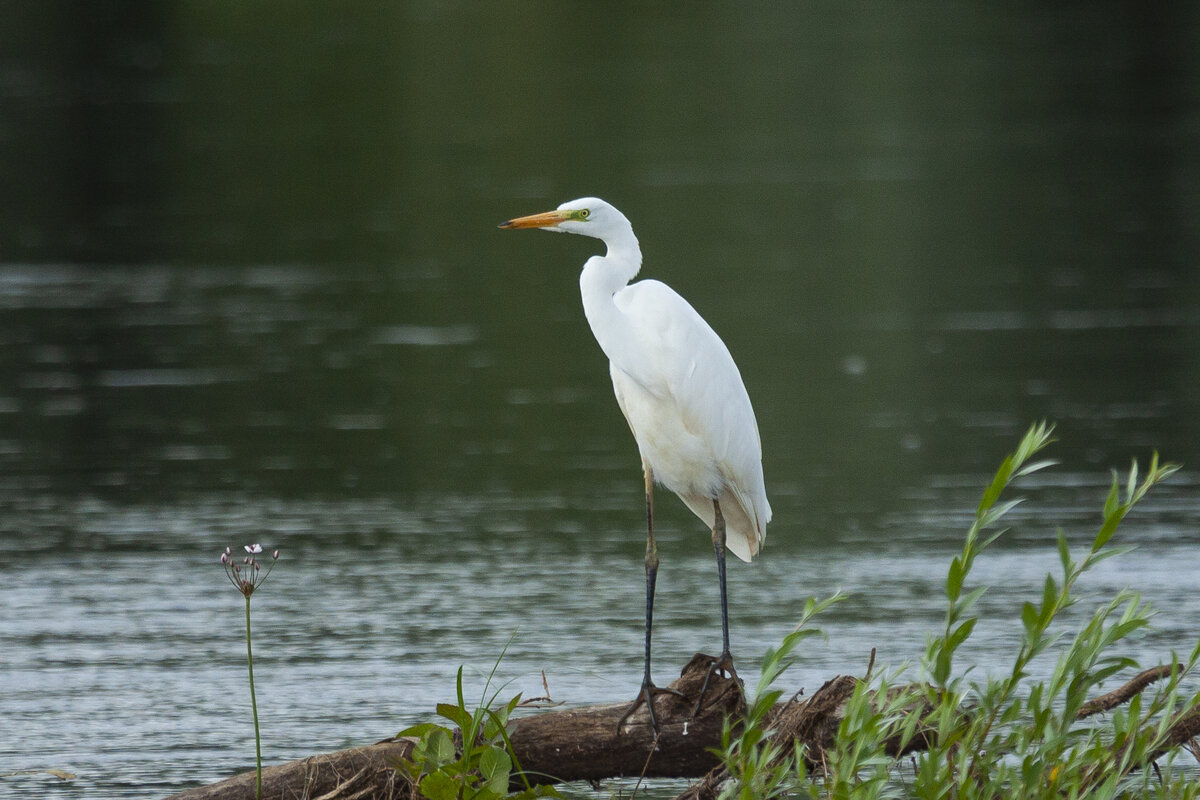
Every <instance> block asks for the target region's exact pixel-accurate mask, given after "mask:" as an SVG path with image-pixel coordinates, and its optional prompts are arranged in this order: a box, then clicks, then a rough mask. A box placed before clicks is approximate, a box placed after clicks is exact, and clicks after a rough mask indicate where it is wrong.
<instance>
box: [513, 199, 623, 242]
mask: <svg viewBox="0 0 1200 800" xmlns="http://www.w3.org/2000/svg"><path fill="white" fill-rule="evenodd" d="M500 227H501V228H541V229H542V230H547V231H556V232H558V233H579V234H583V235H584V236H591V237H594V238H596V239H604V240H606V241H608V240H610V239H612V238H614V237H615V236H616V235H618V234H625V233H630V234H631V233H632V232H633V229H632V227H631V226H630V224H629V220H627V219H626V218H625V215H624V214H622V213H621V212H620V211H617V209H615V208H613V207H612V206H611V205H609V204H608V203H606V202H604V201H603V200H601V199H600V198H598V197H581V198H579V199H578V200H568V201H567V202H565V203H563V204H562V205H561V206H559V207H558V208H556V209H555V210H554V211H546V212H544V213H541V214H531V215H529V216H528V217H517V218H516V219H510V220H509V221H508V222H501V223H500Z"/></svg>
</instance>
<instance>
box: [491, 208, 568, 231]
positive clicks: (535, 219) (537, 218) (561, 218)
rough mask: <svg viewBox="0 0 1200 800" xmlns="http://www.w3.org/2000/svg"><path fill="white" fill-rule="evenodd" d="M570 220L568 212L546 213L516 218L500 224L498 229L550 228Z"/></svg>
mask: <svg viewBox="0 0 1200 800" xmlns="http://www.w3.org/2000/svg"><path fill="white" fill-rule="evenodd" d="M571 218H572V212H570V211H546V212H543V213H541V214H530V215H529V216H528V217H517V218H516V219H510V220H509V221H508V222H501V223H500V224H499V225H498V226H497V227H500V228H550V227H553V226H555V225H557V224H558V223H560V222H565V221H566V220H569V219H571Z"/></svg>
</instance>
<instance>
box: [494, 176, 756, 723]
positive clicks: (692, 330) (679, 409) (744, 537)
mask: <svg viewBox="0 0 1200 800" xmlns="http://www.w3.org/2000/svg"><path fill="white" fill-rule="evenodd" d="M500 227H501V228H541V229H543V230H548V231H557V232H560V233H576V234H581V235H583V236H590V237H592V238H595V239H600V240H601V241H603V242H604V244H605V245H606V246H607V252H606V254H605V255H603V256H592V257H591V258H589V259H588V260H587V262H586V263H585V264H584V265H583V271H582V273H580V276H579V289H580V293H581V294H582V296H583V311H584V314H585V315H586V316H587V320H588V324H589V325H590V326H591V328H592V333H593V334H594V335H595V337H596V341H597V342H599V344H600V348H601V349H602V350H603V351H604V354H605V355H607V356H608V360H609V372H610V373H611V375H612V382H613V391H614V392H615V393H616V396H617V403H618V404H619V405H620V407H621V411H622V412H623V413H624V414H625V419H626V420H627V421H628V422H629V427H630V429H631V430H632V431H633V437H634V439H636V440H637V445H638V450H639V451H640V453H641V457H642V469H643V472H644V477H645V488H646V562H645V563H646V653H645V672H644V675H643V679H642V687H641V689H640V690H639V692H638V696H637V698H636V699H635V700H634V702H633V705H631V706H630V709H629V712H627V713H626V717H628V715H629V714H630V713H632V712H633V711H634V710H635V709H637V708H638V706H640V705H641V704H642V703H645V705H646V708H647V709H648V710H649V713H650V720H651V723H652V724H653V725H654V726H655V728H657V727H658V721H657V719H656V718H655V715H654V703H653V697H654V695H655V694H657V693H659V692H663V691H667V690H664V689H659V688H658V687H656V686H655V685H654V682H653V681H652V680H651V677H650V633H651V627H652V623H653V617H654V586H655V582H656V579H657V575H658V564H659V559H658V547H657V545H656V543H655V539H654V499H653V487H654V483H655V482H658V483H659V484H661V485H663V486H665V487H666V488H668V489H670V490H671V491H673V492H675V494H677V495H679V498H680V499H681V500H683V502H684V503H685V504H686V505H687V507H688V508H690V509H691V510H692V512H693V513H695V514H696V516H698V517H699V518H700V519H701V520H703V521H704V523H705V525H707V526H708V527H709V528H710V529H711V531H712V543H713V548H714V550H715V552H716V557H717V575H718V579H719V581H720V588H721V636H722V650H721V655H720V657H718V658H717V659H716V660H715V661H714V662H713V665H712V668H711V670H710V673H709V675H710V677H711V675H712V673H713V671H718V670H720V671H724V672H727V673H728V674H729V675H731V676H733V677H735V678H736V676H737V673H736V672H735V671H734V668H733V656H732V655H731V653H730V649H729V611H728V603H727V600H726V580H725V549H726V547H728V548H729V550H731V551H732V552H733V554H734V555H736V556H737V557H738V558H740V559H742V560H743V561H750V560H751V559H752V558H753V557H754V556H755V555H756V554H757V553H758V551H759V548H760V547H761V546H762V543H763V540H764V539H765V538H766V535H767V523H768V522H770V521H771V506H770V504H769V503H768V502H767V493H766V489H765V487H764V485H763V471H762V444H761V442H760V440H759V435H758V424H757V422H756V421H755V418H754V409H753V407H752V406H751V404H750V396H749V395H748V394H747V393H746V387H745V385H744V384H743V382H742V376H741V373H740V372H739V371H738V368H737V365H736V364H735V363H734V361H733V357H732V356H730V354H729V350H728V349H727V348H726V347H725V343H724V342H722V341H721V338H720V337H719V336H717V334H716V333H715V332H714V331H713V329H712V328H711V327H709V325H708V323H707V322H705V321H704V318H703V317H701V316H700V315H699V314H698V313H697V312H696V310H695V309H693V308H692V306H691V305H690V304H688V302H687V301H686V300H684V299H683V298H682V297H680V296H679V295H678V294H677V293H676V292H675V291H674V290H673V289H671V288H670V287H669V286H667V285H666V284H664V283H661V282H660V281H656V280H642V281H638V282H637V283H632V284H631V283H630V281H631V280H633V278H634V277H635V276H636V275H637V274H638V271H639V270H640V269H641V265H642V251H641V248H640V247H639V246H638V240H637V237H636V236H634V234H633V226H632V225H630V223H629V220H628V219H626V218H625V215H624V214H622V213H621V212H620V211H618V210H617V209H615V208H614V207H613V206H611V205H609V204H608V203H606V202H605V201H603V200H600V199H598V198H595V197H584V198H581V199H579V200H571V201H570V202H567V203H563V204H562V205H560V206H559V207H558V208H557V209H556V210H554V211H548V212H545V213H542V214H533V215H531V216H527V217H519V218H517V219H512V220H509V221H508V222H503V223H501V224H500ZM701 697H703V690H702V691H701ZM697 702H698V703H699V701H697ZM623 719H624V718H623Z"/></svg>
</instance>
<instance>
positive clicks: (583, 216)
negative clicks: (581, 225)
mask: <svg viewBox="0 0 1200 800" xmlns="http://www.w3.org/2000/svg"><path fill="white" fill-rule="evenodd" d="M591 213H592V212H591V211H589V210H587V209H586V208H584V209H580V211H579V218H580V219H587V218H588V214H591Z"/></svg>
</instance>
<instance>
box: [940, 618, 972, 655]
mask: <svg viewBox="0 0 1200 800" xmlns="http://www.w3.org/2000/svg"><path fill="white" fill-rule="evenodd" d="M978 619H979V618H978V617H970V618H968V619H966V620H964V621H963V623H962V624H961V625H959V626H958V627H957V628H955V629H954V632H953V633H951V634H950V640H949V642H947V646H948V647H949V648H950V649H951V650H957V649H958V646H959V645H960V644H962V643H963V642H964V641H966V639H967V637H968V636H970V635H971V631H973V630H974V629H975V623H976V621H977V620H978Z"/></svg>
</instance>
